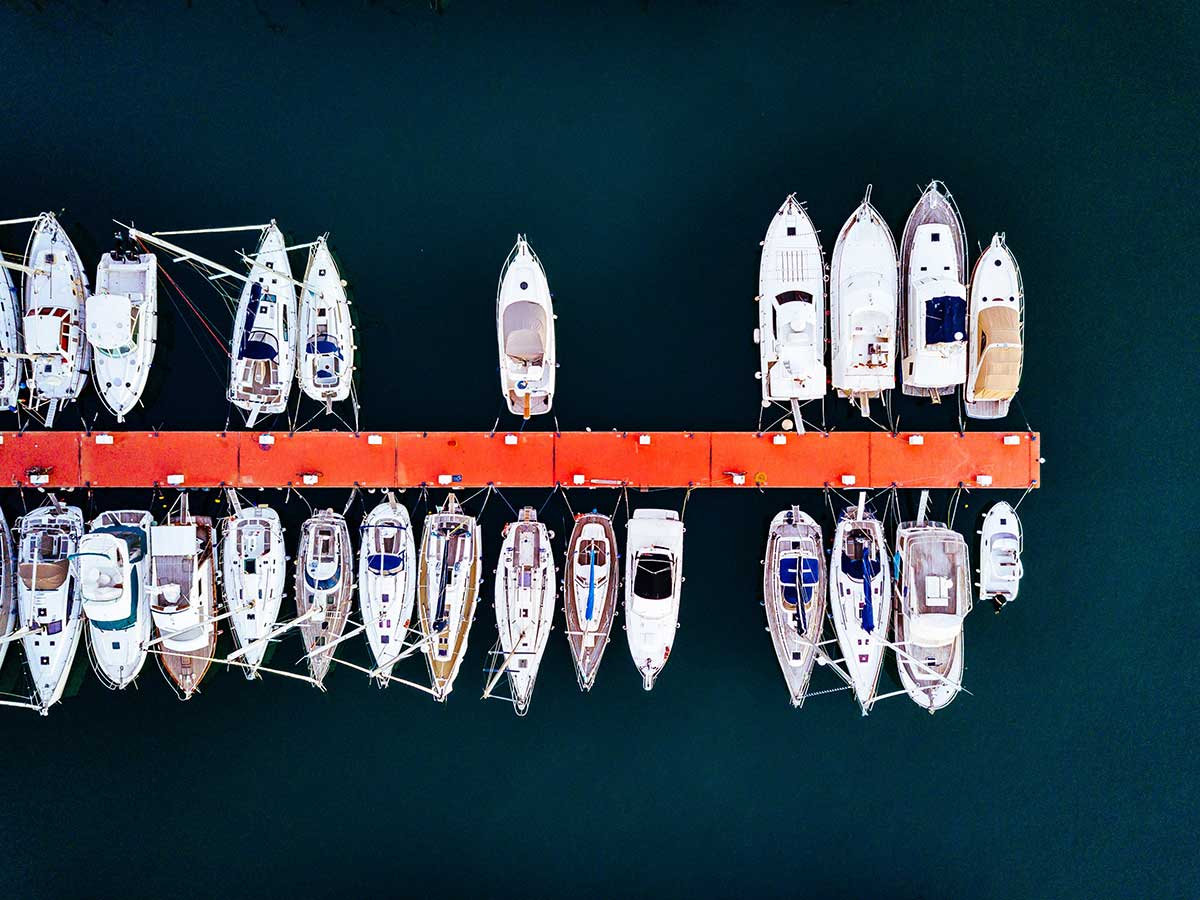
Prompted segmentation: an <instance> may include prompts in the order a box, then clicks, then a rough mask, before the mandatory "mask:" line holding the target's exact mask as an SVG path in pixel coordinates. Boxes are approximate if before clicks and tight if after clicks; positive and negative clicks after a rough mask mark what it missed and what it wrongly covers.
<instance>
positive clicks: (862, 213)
mask: <svg viewBox="0 0 1200 900" xmlns="http://www.w3.org/2000/svg"><path fill="white" fill-rule="evenodd" d="M896 265H897V263H896V242H895V240H893V238H892V231H891V229H890V228H888V224H887V222H885V221H884V220H883V216H881V215H879V212H878V211H877V210H876V209H875V207H874V206H872V205H871V189H870V188H869V187H868V188H867V194H866V196H865V197H864V198H863V202H862V203H861V204H859V207H858V209H856V210H855V211H854V213H853V214H852V215H851V216H850V218H849V219H847V220H846V224H845V225H843V226H842V230H841V231H840V232H838V237H837V243H835V244H834V247H833V259H832V261H831V263H830V266H829V332H830V344H831V347H830V358H831V360H832V372H831V377H830V381H831V382H832V384H833V389H834V390H835V391H836V392H837V393H838V395H839V396H842V397H846V398H848V399H849V400H850V402H851V403H853V404H855V405H856V406H858V408H859V409H860V410H861V411H862V414H863V415H864V416H866V415H868V414H869V411H870V402H871V400H872V399H874V398H876V397H882V396H883V392H884V391H890V390H891V389H892V388H894V387H895V386H896V371H895V370H896V358H895V356H894V355H893V354H894V353H895V346H896V297H897V285H896Z"/></svg>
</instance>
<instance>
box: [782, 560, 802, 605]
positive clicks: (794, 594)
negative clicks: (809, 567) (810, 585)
mask: <svg viewBox="0 0 1200 900" xmlns="http://www.w3.org/2000/svg"><path fill="white" fill-rule="evenodd" d="M799 562H800V560H798V559H797V558H796V557H794V556H785V557H784V558H783V559H781V560H779V586H780V587H781V588H782V589H783V602H784V603H786V604H787V605H788V606H795V605H796V604H797V603H798V602H799V600H800V592H799V590H798V585H797V578H796V572H797V570H798V569H799V565H798V564H799Z"/></svg>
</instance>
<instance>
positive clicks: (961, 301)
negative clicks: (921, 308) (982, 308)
mask: <svg viewBox="0 0 1200 900" xmlns="http://www.w3.org/2000/svg"><path fill="white" fill-rule="evenodd" d="M966 338H967V301H966V298H964V297H933V298H932V299H930V300H928V301H927V302H926V303H925V343H927V344H953V343H955V342H956V341H963V340H966Z"/></svg>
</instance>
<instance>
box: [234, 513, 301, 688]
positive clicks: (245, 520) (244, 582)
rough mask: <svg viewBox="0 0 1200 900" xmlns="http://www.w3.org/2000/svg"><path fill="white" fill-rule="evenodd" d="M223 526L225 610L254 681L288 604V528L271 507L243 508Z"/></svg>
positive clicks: (245, 671) (245, 668)
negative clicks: (285, 529)
mask: <svg viewBox="0 0 1200 900" xmlns="http://www.w3.org/2000/svg"><path fill="white" fill-rule="evenodd" d="M222 524H223V533H222V536H221V563H222V569H221V572H222V575H223V576H224V577H223V579H222V580H223V582H224V585H223V586H224V589H225V606H226V608H227V609H228V610H229V621H230V626H231V631H232V632H233V639H234V643H236V644H237V648H238V651H240V652H237V656H236V658H240V659H241V660H242V661H243V662H244V666H243V667H242V674H244V675H245V676H246V678H248V679H252V678H256V677H258V674H259V673H258V667H259V666H261V665H262V664H263V662H264V661H265V659H266V654H267V649H268V648H269V646H270V641H271V639H272V637H273V632H274V630H275V623H276V622H277V621H278V619H279V608H280V605H281V604H282V603H283V592H284V583H285V581H286V579H287V556H286V548H285V545H284V535H283V525H282V524H281V523H280V521H279V514H278V513H277V512H275V510H273V509H271V508H270V507H269V506H247V507H241V508H238V509H236V511H235V512H234V514H233V515H232V516H230V517H229V518H227V519H225V521H224V522H223V523H222ZM231 658H235V657H231Z"/></svg>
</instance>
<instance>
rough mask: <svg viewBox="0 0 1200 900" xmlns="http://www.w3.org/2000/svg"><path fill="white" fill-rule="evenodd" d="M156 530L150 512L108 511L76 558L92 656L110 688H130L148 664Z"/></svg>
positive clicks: (83, 541)
mask: <svg viewBox="0 0 1200 900" xmlns="http://www.w3.org/2000/svg"><path fill="white" fill-rule="evenodd" d="M153 527H154V519H153V518H151V516H150V513H148V512H142V511H140V510H131V509H130V510H120V511H116V512H104V513H101V514H100V515H99V516H97V517H96V518H95V519H94V520H93V521H92V527H91V530H90V531H88V533H87V534H85V535H84V536H83V537H82V538H81V539H80V541H79V552H78V553H77V554H76V555H75V558H76V559H77V560H78V562H79V596H80V598H81V599H82V601H83V615H84V618H85V619H86V620H87V638H88V649H89V656H90V657H91V660H92V668H93V669H95V671H96V675H97V676H99V678H100V681H101V682H102V683H103V684H104V685H105V686H106V687H110V688H115V689H118V690H123V689H124V688H127V687H129V685H131V684H133V680H134V679H135V678H137V676H138V674H139V673H140V672H141V671H142V666H143V665H145V662H146V644H147V643H148V642H149V640H150V629H151V625H152V623H151V619H150V591H149V587H150V531H151V529H152V528H153Z"/></svg>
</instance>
